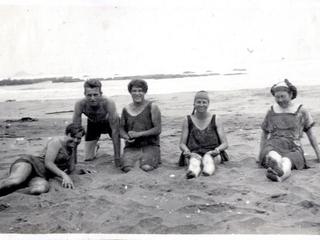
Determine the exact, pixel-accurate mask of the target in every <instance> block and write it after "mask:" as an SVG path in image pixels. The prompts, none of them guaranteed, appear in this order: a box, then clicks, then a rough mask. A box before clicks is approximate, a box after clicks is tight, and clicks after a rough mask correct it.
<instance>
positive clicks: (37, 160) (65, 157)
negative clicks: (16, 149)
mask: <svg viewBox="0 0 320 240" xmlns="http://www.w3.org/2000/svg"><path fill="white" fill-rule="evenodd" d="M59 141H60V140H59ZM60 144H61V147H60V149H59V152H58V154H57V156H56V159H55V160H54V164H56V165H57V167H58V168H59V169H60V170H62V171H64V170H67V169H69V166H70V158H71V153H68V152H67V150H66V149H65V148H64V147H63V146H62V143H61V142H60ZM46 151H47V146H46V147H45V148H44V149H43V151H42V153H41V154H40V155H39V156H33V155H28V154H24V155H21V156H20V157H19V158H18V159H17V160H16V161H15V162H14V163H13V164H12V165H11V168H12V166H13V165H14V164H15V163H19V162H27V163H30V164H31V165H32V170H33V173H32V176H33V177H42V178H45V179H48V178H50V177H53V176H54V174H53V173H52V172H50V171H49V170H47V168H46V167H45V162H44V161H45V156H46V155H45V154H46ZM11 168H10V172H11Z"/></svg>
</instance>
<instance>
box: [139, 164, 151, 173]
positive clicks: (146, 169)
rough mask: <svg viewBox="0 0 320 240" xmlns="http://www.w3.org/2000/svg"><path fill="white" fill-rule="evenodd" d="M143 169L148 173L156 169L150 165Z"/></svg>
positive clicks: (144, 166) (145, 165) (143, 166)
mask: <svg viewBox="0 0 320 240" xmlns="http://www.w3.org/2000/svg"><path fill="white" fill-rule="evenodd" d="M141 169H142V170H144V171H146V172H148V171H152V170H153V169H154V167H152V166H150V165H148V164H144V165H142V166H141Z"/></svg>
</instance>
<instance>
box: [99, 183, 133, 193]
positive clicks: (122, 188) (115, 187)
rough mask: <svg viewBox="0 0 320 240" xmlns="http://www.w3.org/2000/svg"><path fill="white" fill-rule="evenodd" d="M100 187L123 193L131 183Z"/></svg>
mask: <svg viewBox="0 0 320 240" xmlns="http://www.w3.org/2000/svg"><path fill="white" fill-rule="evenodd" d="M101 188H103V189H105V190H107V191H109V192H112V193H117V194H125V193H126V192H127V191H128V190H130V189H131V188H132V185H129V184H110V185H106V186H102V187H101Z"/></svg>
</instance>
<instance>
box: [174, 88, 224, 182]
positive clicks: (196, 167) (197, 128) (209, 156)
mask: <svg viewBox="0 0 320 240" xmlns="http://www.w3.org/2000/svg"><path fill="white" fill-rule="evenodd" d="M209 102H210V100H209V95H208V93H207V92H206V91H199V92H197V93H196V95H195V97H194V103H193V106H194V109H193V112H192V114H191V115H188V116H187V117H186V119H185V120H184V122H183V126H182V135H181V140H180V149H181V151H182V155H181V157H180V160H179V165H180V166H184V165H188V172H187V175H186V177H187V178H194V177H198V176H199V175H200V173H201V171H202V174H203V175H205V176H210V175H212V174H213V173H214V171H215V169H216V164H218V163H221V162H223V161H228V156H227V154H226V152H225V150H226V149H227V147H228V143H227V138H226V136H225V133H224V130H223V125H222V123H221V122H220V121H219V119H218V118H217V117H216V115H214V114H211V113H209V112H208V107H209ZM201 168H202V169H201Z"/></svg>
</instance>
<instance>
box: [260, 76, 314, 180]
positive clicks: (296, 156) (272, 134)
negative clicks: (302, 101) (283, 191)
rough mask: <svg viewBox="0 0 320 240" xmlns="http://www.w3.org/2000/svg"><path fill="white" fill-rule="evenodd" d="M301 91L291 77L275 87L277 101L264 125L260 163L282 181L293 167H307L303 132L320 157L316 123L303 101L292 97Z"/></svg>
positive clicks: (272, 178) (267, 174) (271, 177)
mask: <svg viewBox="0 0 320 240" xmlns="http://www.w3.org/2000/svg"><path fill="white" fill-rule="evenodd" d="M297 93H298V91H297V88H296V87H295V86H293V85H292V84H291V83H290V82H289V81H288V80H287V79H285V80H284V81H283V82H280V83H277V84H275V85H273V86H272V88H271V94H272V95H273V96H274V99H275V104H273V105H272V106H271V108H270V109H269V110H268V112H267V114H266V116H265V119H264V121H263V123H262V126H261V128H262V135H261V142H260V153H259V163H260V164H261V165H262V166H263V167H265V168H267V173H266V176H267V177H268V178H269V179H271V180H272V181H277V182H281V181H283V180H285V179H286V178H287V177H289V176H290V174H291V169H303V168H306V167H307V166H306V160H305V158H304V152H303V149H302V146H301V142H300V140H301V138H302V136H303V132H305V133H306V134H307V136H308V139H309V141H310V143H311V146H312V147H313V149H314V151H315V153H316V155H317V158H318V160H320V151H319V147H318V143H317V139H316V137H315V135H314V133H313V130H312V129H313V128H312V127H313V126H314V124H315V123H314V121H313V119H312V117H311V115H310V113H309V112H308V111H307V110H306V109H305V108H304V107H303V106H302V105H299V104H296V103H294V102H293V101H292V100H293V99H295V98H296V97H297Z"/></svg>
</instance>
